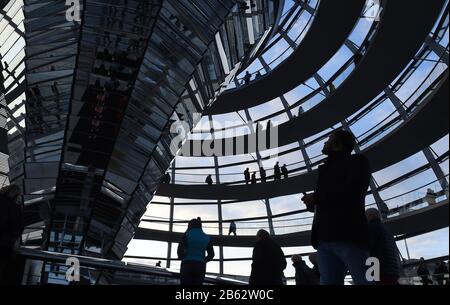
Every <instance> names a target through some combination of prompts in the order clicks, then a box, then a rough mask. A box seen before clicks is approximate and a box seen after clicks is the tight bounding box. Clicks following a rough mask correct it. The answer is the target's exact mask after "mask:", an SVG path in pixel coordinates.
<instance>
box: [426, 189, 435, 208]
mask: <svg viewBox="0 0 450 305" xmlns="http://www.w3.org/2000/svg"><path fill="white" fill-rule="evenodd" d="M436 198H437V194H436V192H435V191H434V190H433V189H431V188H429V189H427V194H426V195H425V198H424V200H425V202H426V203H428V204H429V205H433V204H436Z"/></svg>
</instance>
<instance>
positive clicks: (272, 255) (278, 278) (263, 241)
mask: <svg viewBox="0 0 450 305" xmlns="http://www.w3.org/2000/svg"><path fill="white" fill-rule="evenodd" d="M256 238H257V242H256V244H255V247H254V248H253V257H252V260H253V261H252V272H251V275H250V280H249V284H250V285H283V270H284V269H286V265H287V263H286V259H285V257H284V253H283V251H282V250H281V248H280V246H278V245H277V244H276V243H275V242H274V241H273V240H272V239H271V238H270V235H269V233H268V232H267V231H265V230H259V231H258V233H257V234H256Z"/></svg>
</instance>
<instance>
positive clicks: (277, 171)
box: [273, 162, 281, 180]
mask: <svg viewBox="0 0 450 305" xmlns="http://www.w3.org/2000/svg"><path fill="white" fill-rule="evenodd" d="M273 178H274V179H275V180H280V179H281V169H280V163H279V162H277V163H276V164H275V166H274V167H273Z"/></svg>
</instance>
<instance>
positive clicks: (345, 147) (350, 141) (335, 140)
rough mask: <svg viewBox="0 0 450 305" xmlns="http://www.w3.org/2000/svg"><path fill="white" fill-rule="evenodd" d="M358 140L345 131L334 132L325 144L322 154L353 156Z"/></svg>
mask: <svg viewBox="0 0 450 305" xmlns="http://www.w3.org/2000/svg"><path fill="white" fill-rule="evenodd" d="M355 145H356V139H355V136H354V135H353V134H352V133H351V132H348V131H345V130H337V131H335V132H333V133H332V134H331V135H330V137H329V138H328V141H326V142H325V144H324V146H323V149H322V153H324V154H325V155H330V154H332V153H334V152H342V153H345V154H351V153H352V151H353V150H354V149H355Z"/></svg>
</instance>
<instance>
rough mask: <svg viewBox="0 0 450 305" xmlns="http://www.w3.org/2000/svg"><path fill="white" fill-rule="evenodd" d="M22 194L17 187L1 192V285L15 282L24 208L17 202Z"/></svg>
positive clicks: (4, 189) (5, 188)
mask: <svg viewBox="0 0 450 305" xmlns="http://www.w3.org/2000/svg"><path fill="white" fill-rule="evenodd" d="M20 193H21V190H20V188H19V187H18V186H17V185H9V186H5V187H4V188H2V189H1V190H0V284H9V283H11V282H12V281H14V280H15V279H14V277H15V275H13V274H11V272H12V270H11V269H13V267H12V266H13V265H14V264H13V262H14V252H15V249H16V248H17V247H18V246H19V245H20V242H21V237H22V233H23V208H22V206H21V205H19V204H18V202H17V199H18V198H19V196H20Z"/></svg>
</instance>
